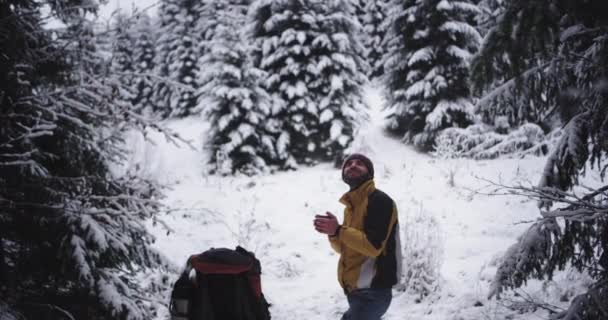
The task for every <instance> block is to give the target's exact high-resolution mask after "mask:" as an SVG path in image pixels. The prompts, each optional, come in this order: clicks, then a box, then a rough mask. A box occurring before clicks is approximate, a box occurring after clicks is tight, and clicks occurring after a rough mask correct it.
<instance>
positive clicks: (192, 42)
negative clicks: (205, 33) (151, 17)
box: [154, 0, 200, 117]
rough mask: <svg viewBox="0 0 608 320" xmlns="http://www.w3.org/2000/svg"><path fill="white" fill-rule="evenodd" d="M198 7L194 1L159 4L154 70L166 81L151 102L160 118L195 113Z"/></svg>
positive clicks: (172, 1)
mask: <svg viewBox="0 0 608 320" xmlns="http://www.w3.org/2000/svg"><path fill="white" fill-rule="evenodd" d="M198 6H199V3H198V1H194V0H186V1H182V0H162V1H161V3H160V8H159V20H160V28H159V38H158V43H157V50H158V51H157V53H156V58H157V61H156V67H157V74H158V75H159V76H160V77H162V78H166V79H167V80H168V81H162V82H161V83H159V84H158V85H157V87H156V88H155V98H154V100H155V103H156V109H157V110H159V111H160V114H162V115H164V116H170V117H185V116H188V115H190V114H192V113H193V112H197V110H195V109H196V105H197V97H196V95H195V91H196V89H197V88H198V84H197V81H196V74H197V72H198V59H199V57H200V54H199V52H198V49H197V44H198V42H199V41H200V39H199V38H198V34H199V33H200V32H199V31H198V30H196V28H195V26H196V22H197V21H198V13H199V12H198V10H197V9H198Z"/></svg>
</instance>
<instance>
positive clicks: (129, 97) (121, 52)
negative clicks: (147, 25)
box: [110, 11, 137, 102]
mask: <svg viewBox="0 0 608 320" xmlns="http://www.w3.org/2000/svg"><path fill="white" fill-rule="evenodd" d="M133 22H134V20H133V18H132V17H130V16H128V15H127V14H125V13H124V12H120V11H119V12H118V13H117V14H115V20H114V23H113V25H112V28H111V30H110V32H111V33H112V35H111V37H112V38H113V41H112V49H111V50H112V60H111V71H112V73H113V74H116V75H118V80H119V81H120V82H121V84H122V87H123V88H124V90H122V91H121V95H120V99H123V100H125V101H128V102H133V100H134V99H135V96H136V94H137V93H136V92H135V88H134V87H135V81H136V79H135V65H136V62H135V59H134V58H135V57H134V47H135V38H134V36H133V28H132V26H133Z"/></svg>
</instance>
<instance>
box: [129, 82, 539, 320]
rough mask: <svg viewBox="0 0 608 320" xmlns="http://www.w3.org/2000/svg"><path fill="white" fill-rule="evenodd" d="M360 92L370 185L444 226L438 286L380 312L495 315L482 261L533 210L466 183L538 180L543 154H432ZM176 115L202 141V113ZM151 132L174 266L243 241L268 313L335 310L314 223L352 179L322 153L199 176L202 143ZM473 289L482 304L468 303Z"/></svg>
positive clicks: (153, 168) (309, 314)
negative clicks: (402, 138) (292, 163)
mask: <svg viewBox="0 0 608 320" xmlns="http://www.w3.org/2000/svg"><path fill="white" fill-rule="evenodd" d="M365 96H366V99H367V100H368V103H369V104H370V105H371V106H372V109H371V113H370V116H371V117H370V123H368V124H367V125H365V126H363V127H362V128H361V130H360V132H359V134H358V136H357V137H356V139H355V143H354V146H355V151H361V152H364V153H367V154H368V155H369V156H370V157H371V159H372V161H374V164H375V168H376V185H377V186H378V187H379V188H380V189H382V190H384V191H385V192H387V193H388V194H389V195H391V196H392V197H393V198H394V199H395V201H396V202H397V206H398V210H399V219H400V221H401V223H402V224H406V223H408V221H410V219H411V217H412V216H413V215H415V214H423V215H429V216H433V217H434V218H435V219H436V220H437V221H438V224H439V229H437V230H435V231H434V232H437V233H438V234H440V235H441V237H440V238H441V239H442V241H441V247H443V251H444V255H443V257H444V262H443V264H442V268H441V280H440V283H441V289H440V291H439V292H438V293H437V294H436V296H435V297H433V298H432V299H427V300H424V301H423V302H422V303H419V304H416V303H415V302H414V300H413V299H412V296H411V295H409V294H401V293H400V292H396V295H395V298H394V299H393V303H392V305H391V308H390V309H389V312H388V313H387V315H386V316H385V319H389V320H390V319H394V320H397V319H400V320H403V319H482V318H490V319H492V317H487V316H485V315H487V314H491V313H492V312H495V310H494V309H493V308H495V305H493V304H488V303H486V302H485V295H486V293H487V286H488V281H489V280H490V279H491V277H492V276H493V272H494V271H495V267H494V266H491V265H489V264H490V262H491V261H492V259H493V257H494V256H496V253H497V252H502V251H504V250H506V248H507V247H508V246H509V245H510V244H512V243H513V242H514V241H515V238H516V236H517V235H518V234H519V233H520V232H521V230H523V228H525V227H526V226H525V225H514V224H513V222H514V221H518V220H527V219H532V218H535V217H536V215H537V211H536V209H535V207H534V204H533V203H530V202H525V201H524V202H522V201H521V199H517V198H507V197H487V196H481V195H474V196H472V195H471V192H470V191H469V189H478V188H479V187H481V186H483V185H485V184H486V183H485V182H483V181H482V180H480V179H478V178H477V176H479V177H484V178H487V179H491V180H495V181H498V180H499V179H500V180H501V181H502V182H503V183H517V182H522V181H525V180H528V179H529V180H530V181H536V179H537V177H538V172H540V168H541V167H542V163H543V161H542V160H540V159H538V158H532V159H524V160H496V161H463V160H454V161H447V162H441V163H438V162H437V161H435V159H433V158H432V157H430V156H428V155H425V154H420V153H418V152H416V151H414V150H413V149H411V148H410V147H408V146H405V145H403V144H402V143H401V142H399V141H397V140H395V139H393V138H389V137H387V136H385V135H384V133H383V131H382V128H381V127H382V125H381V123H382V122H383V117H384V116H383V114H382V112H381V111H380V104H381V99H380V97H379V96H378V92H377V91H376V90H372V89H369V90H367V91H366V92H365ZM171 126H172V127H173V128H174V129H175V130H176V131H178V132H179V133H180V134H181V135H182V136H183V137H186V138H188V139H192V141H193V144H194V145H195V146H197V147H200V146H201V145H202V141H203V139H204V137H203V136H201V132H204V131H205V126H201V123H200V120H197V119H185V120H180V121H175V122H174V123H171ZM158 141H159V143H158V144H157V145H156V146H148V147H147V148H148V149H147V150H145V151H142V152H141V153H143V154H146V155H145V156H144V157H143V158H144V159H146V160H142V159H139V162H143V163H144V166H145V168H144V169H143V172H144V173H145V174H148V175H151V176H154V177H156V178H157V179H159V180H161V181H162V182H166V183H170V184H172V189H171V190H169V191H168V192H167V198H166V199H165V200H164V201H165V202H166V204H167V205H168V206H170V207H172V208H176V209H175V210H174V211H172V212H170V213H169V214H166V215H163V216H161V219H162V220H163V221H165V223H166V224H167V225H168V226H169V227H170V228H171V229H172V230H173V232H172V233H170V234H169V235H167V234H166V232H165V231H164V229H162V228H160V227H158V226H157V227H151V230H152V232H153V233H154V234H155V235H156V237H157V241H156V244H155V246H156V247H157V248H158V249H159V250H161V251H162V252H163V253H164V254H166V255H167V256H168V257H169V259H170V260H171V261H172V262H174V263H175V264H176V265H178V266H181V265H182V264H183V263H184V262H185V261H186V258H187V257H188V256H189V255H190V254H193V253H197V252H201V251H204V250H207V249H209V248H210V247H234V246H236V245H237V244H239V245H242V246H243V247H245V248H247V249H249V250H254V251H255V253H256V255H257V256H258V258H259V259H260V260H261V262H262V268H263V278H262V283H263V290H264V292H265V294H266V296H267V297H268V299H269V301H270V302H271V303H272V304H273V307H272V309H271V312H272V317H273V319H277V320H282V319H285V320H288V319H319V320H320V319H339V317H340V314H341V312H343V311H344V310H345V309H346V300H345V298H344V295H343V293H342V291H341V289H340V288H339V285H338V283H337V280H336V266H337V260H338V256H337V255H335V254H334V253H333V252H332V250H331V249H330V247H329V245H328V243H327V240H326V237H323V236H321V235H319V234H317V233H316V232H315V231H314V229H313V227H312V219H313V217H314V215H315V214H318V213H323V212H325V211H326V210H327V211H331V212H333V213H334V214H336V215H337V216H338V217H341V216H342V210H343V207H342V206H341V205H340V204H339V203H338V199H339V197H340V196H341V195H342V193H343V192H345V191H346V189H347V188H346V185H345V184H344V183H343V182H342V181H341V179H340V172H339V170H337V169H335V168H333V166H332V165H331V164H321V165H318V166H315V167H310V168H308V167H302V168H301V169H299V170H297V171H294V172H280V173H276V174H274V175H269V176H261V177H255V178H250V177H215V176H205V175H204V174H203V156H202V152H203V151H202V150H192V149H188V148H177V147H175V146H173V145H171V144H167V143H165V142H164V141H161V139H160V138H159V139H158ZM136 162H137V161H136ZM449 168H457V170H456V175H455V182H456V186H455V187H450V186H449V185H448V183H447V177H446V172H447V171H446V170H448V169H449ZM402 229H403V227H402ZM477 301H482V302H483V304H484V306H483V307H474V304H475V302H477ZM514 319H517V318H514Z"/></svg>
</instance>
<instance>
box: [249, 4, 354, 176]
mask: <svg viewBox="0 0 608 320" xmlns="http://www.w3.org/2000/svg"><path fill="white" fill-rule="evenodd" d="M253 12H254V17H253V20H254V21H253V25H252V27H251V30H252V32H253V37H254V39H255V41H256V44H255V47H256V48H258V50H256V51H255V52H254V65H255V66H257V67H259V68H260V69H262V70H264V71H266V72H267V73H268V74H269V77H268V79H267V80H266V83H265V87H266V89H267V91H268V92H269V93H270V94H271V95H272V96H274V97H275V98H276V101H278V105H275V106H274V112H273V118H274V119H277V120H278V121H281V128H282V129H281V130H282V131H283V133H282V134H281V136H279V137H278V138H277V139H278V140H277V148H278V150H279V152H278V154H279V155H280V156H281V157H282V159H285V163H286V164H287V165H289V164H290V163H291V157H293V159H295V161H297V162H298V163H313V162H314V161H316V160H332V159H333V158H335V157H339V156H340V155H341V153H342V151H343V150H344V149H345V148H346V147H347V146H348V145H349V144H350V142H351V141H352V139H353V135H354V130H355V126H356V119H357V118H358V117H360V116H361V115H362V113H361V112H362V110H363V108H364V104H363V102H362V98H361V93H360V91H361V90H360V88H361V85H362V84H363V82H364V77H363V65H364V62H363V61H362V59H361V57H360V53H359V52H357V48H358V47H359V44H358V40H357V38H355V37H354V35H353V25H355V23H354V22H353V21H352V16H353V15H352V8H351V7H350V5H349V3H348V2H342V1H337V2H331V3H330V4H324V3H320V2H315V1H308V0H274V1H267V0H266V1H259V2H258V3H257V4H256V7H255V8H254V10H253ZM284 151H285V152H284Z"/></svg>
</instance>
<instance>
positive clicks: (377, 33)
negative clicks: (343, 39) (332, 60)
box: [362, 0, 389, 79]
mask: <svg viewBox="0 0 608 320" xmlns="http://www.w3.org/2000/svg"><path fill="white" fill-rule="evenodd" d="M387 7H388V0H370V1H367V4H366V7H365V15H364V16H363V21H362V28H363V32H362V34H364V35H365V37H364V38H363V42H362V44H363V47H364V48H365V58H366V60H367V63H368V64H369V66H370V68H369V69H368V77H369V78H370V79H376V78H379V77H381V76H382V75H383V74H384V66H383V63H382V61H383V57H384V55H385V52H386V44H385V42H384V38H385V36H386V32H387V28H388V26H389V24H388V23H386V22H387V20H388V19H387V9H388V8H387Z"/></svg>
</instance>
